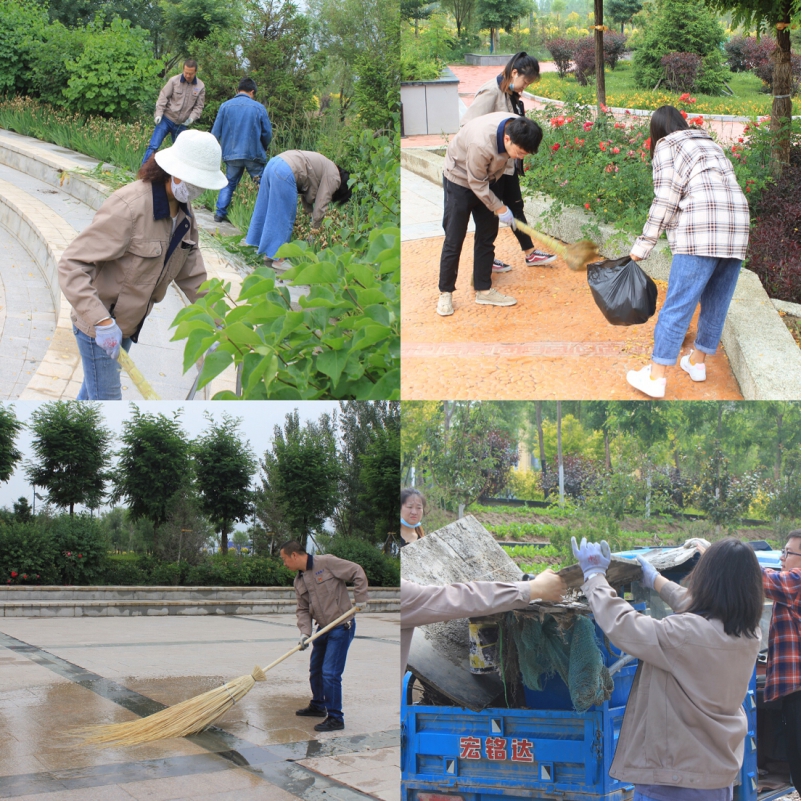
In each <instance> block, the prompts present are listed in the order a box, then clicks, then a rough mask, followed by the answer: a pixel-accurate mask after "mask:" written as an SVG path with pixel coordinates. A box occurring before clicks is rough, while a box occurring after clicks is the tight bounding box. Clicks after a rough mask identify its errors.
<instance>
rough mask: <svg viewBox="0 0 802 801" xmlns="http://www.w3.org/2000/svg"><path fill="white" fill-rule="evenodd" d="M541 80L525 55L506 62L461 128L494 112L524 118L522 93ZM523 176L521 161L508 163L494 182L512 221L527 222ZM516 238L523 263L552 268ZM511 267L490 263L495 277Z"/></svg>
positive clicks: (547, 258)
mask: <svg viewBox="0 0 802 801" xmlns="http://www.w3.org/2000/svg"><path fill="white" fill-rule="evenodd" d="M538 80H540V64H538V61H537V59H536V58H534V57H533V56H530V55H528V54H527V53H525V52H523V51H522V52H520V53H516V54H515V55H514V56H513V57H512V58H511V59H510V60H509V61H508V62H507V66H506V67H504V70H503V71H502V72H501V74H500V75H497V76H496V77H495V78H491V79H490V80H489V81H488V82H487V83H485V84H482V86H480V87H479V89H478V91H477V92H476V95H475V96H474V98H473V102H472V103H471V105H470V106H469V107H468V110H467V111H466V112H465V114H463V115H462V119H461V120H460V127H462V126H463V125H465V123H466V122H469V121H470V120H474V119H476V118H477V117H483V116H484V115H485V114H492V113H493V112H494V111H510V112H512V113H513V114H518V115H520V116H522V117H523V116H526V112H525V111H524V104H523V101H522V100H521V93H522V92H523V91H524V89H526V87H527V86H529V85H530V84H533V83H535V82H536V81H538ZM520 175H523V162H522V161H521V160H520V159H516V160H515V161H511V162H510V164H509V166H508V167H507V169H506V170H505V171H504V175H502V176H501V178H499V179H498V181H496V183H495V186H494V187H493V192H494V193H495V194H496V195H498V197H500V198H501V199H502V200H503V201H504V203H505V204H506V205H507V206H508V207H509V208H510V209H511V210H512V213H513V216H514V217H515V219H517V220H520V221H521V222H524V223H525V222H526V216H525V215H524V201H523V198H522V197H521V185H520V183H519V181H518V176H520ZM513 233H514V234H515V238H516V239H517V240H518V243H519V244H520V245H521V250H522V251H523V252H524V254H525V255H524V259H525V261H526V263H527V264H528V265H529V266H530V267H534V266H541V267H542V266H544V265H546V264H551V263H552V262H553V261H554V260H555V258H556V256H554V254H552V253H546V252H545V251H542V250H535V246H534V243H533V242H532V239H531V238H530V236H529V235H528V234H525V233H523V232H522V231H518V230H517V229H513ZM511 269H512V267H511V266H510V265H509V264H505V263H504V262H503V261H501V259H493V272H494V273H508V272H509V271H510V270H511Z"/></svg>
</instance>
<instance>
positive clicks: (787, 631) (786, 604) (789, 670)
mask: <svg viewBox="0 0 802 801" xmlns="http://www.w3.org/2000/svg"><path fill="white" fill-rule="evenodd" d="M800 573H801V571H800V569H799V568H798V567H797V568H794V569H793V570H782V571H780V570H769V569H768V568H765V567H764V568H763V592H764V593H765V594H766V597H767V598H768V599H769V600H771V601H774V609H772V612H771V625H770V626H769V656H768V664H767V665H766V689H765V694H764V696H763V697H764V699H765V700H766V701H773V700H774V699H775V698H782V697H783V696H784V695H788V693H792V692H795V691H796V690H798V689H799V673H800V665H799V658H800V657H799V626H800V623H799V578H800Z"/></svg>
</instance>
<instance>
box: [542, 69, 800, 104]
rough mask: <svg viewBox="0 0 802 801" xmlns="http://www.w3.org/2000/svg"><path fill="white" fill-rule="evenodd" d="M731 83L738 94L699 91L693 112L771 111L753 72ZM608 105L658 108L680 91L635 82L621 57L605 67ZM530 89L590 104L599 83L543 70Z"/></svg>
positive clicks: (732, 75)
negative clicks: (583, 82)
mask: <svg viewBox="0 0 802 801" xmlns="http://www.w3.org/2000/svg"><path fill="white" fill-rule="evenodd" d="M727 83H728V84H729V86H730V88H731V89H732V91H733V93H734V94H735V97H730V96H720V97H715V96H712V95H703V94H696V95H695V97H696V103H695V104H694V105H693V113H696V114H734V115H738V116H743V117H758V116H762V115H766V114H771V95H769V94H764V93H762V92H761V91H760V89H761V87H762V86H763V83H762V81H761V80H760V78H758V77H757V76H756V75H753V74H752V73H751V72H738V73H735V72H732V73H729V77H728V78H727ZM604 85H605V91H606V94H607V105H608V106H612V107H615V108H639V109H650V110H653V109H656V108H658V107H660V106H665V105H676V104H677V98H678V95H677V94H675V93H673V92H666V91H662V90H658V91H656V92H655V91H651V90H648V89H640V88H638V87H637V86H636V85H635V78H634V68H633V66H632V64H631V63H629V62H627V61H621V62H619V63H618V65H617V66H616V68H615V69H614V70H611V69H609V68H607V69H605V71H604ZM529 91H530V92H532V93H533V94H536V95H539V96H540V97H548V98H551V99H552V100H564V99H565V98H566V95H567V94H573V95H578V97H579V99H580V101H581V102H583V103H585V104H587V105H595V103H596V87H595V86H594V85H593V84H589V85H588V86H580V85H579V84H578V83H577V81H576V78H574V76H573V75H568V76H567V77H565V78H563V79H560V77H559V75H558V74H557V73H556V72H547V73H543V74H542V75H541V76H540V81H539V82H538V83H536V84H533V85H532V86H530V88H529ZM792 103H793V111H792V113H793V114H799V113H800V112H799V109H800V101H799V97H798V96H797V97H795V98H794V99H793V101H792Z"/></svg>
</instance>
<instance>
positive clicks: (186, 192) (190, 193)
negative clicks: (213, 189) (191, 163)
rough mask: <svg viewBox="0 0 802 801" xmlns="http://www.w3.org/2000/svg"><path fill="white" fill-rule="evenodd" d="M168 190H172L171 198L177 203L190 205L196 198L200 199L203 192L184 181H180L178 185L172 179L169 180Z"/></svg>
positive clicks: (200, 188) (198, 187)
mask: <svg viewBox="0 0 802 801" xmlns="http://www.w3.org/2000/svg"><path fill="white" fill-rule="evenodd" d="M170 189H172V190H173V197H174V198H175V199H176V200H177V201H178V202H179V203H190V202H192V201H193V200H195V198H196V197H200V196H201V195H202V194H203V192H204V190H203V188H202V187H200V186H193V185H192V184H188V183H187V182H186V181H181V183H180V184H177V183H176V182H175V178H173V177H171V178H170Z"/></svg>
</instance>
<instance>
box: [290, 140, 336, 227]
mask: <svg viewBox="0 0 802 801" xmlns="http://www.w3.org/2000/svg"><path fill="white" fill-rule="evenodd" d="M279 158H280V159H281V160H282V161H285V162H286V163H287V164H288V165H289V167H290V169H291V170H292V174H293V175H294V176H295V185H296V187H297V189H298V194H299V195H300V196H301V203H302V204H303V207H304V211H305V212H306V213H307V214H311V215H312V228H320V223H322V222H323V216H324V215H325V213H326V208H327V206H328V205H329V203H331V196H332V195H333V194H334V193H335V192H336V191H337V190H338V189H339V188H340V171H339V170H338V169H337V165H336V164H335V163H334V162H333V161H331V160H329V159H327V158H326V157H325V156H322V155H321V154H320V153H315V152H313V151H311V150H286V151H284V153H279Z"/></svg>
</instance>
